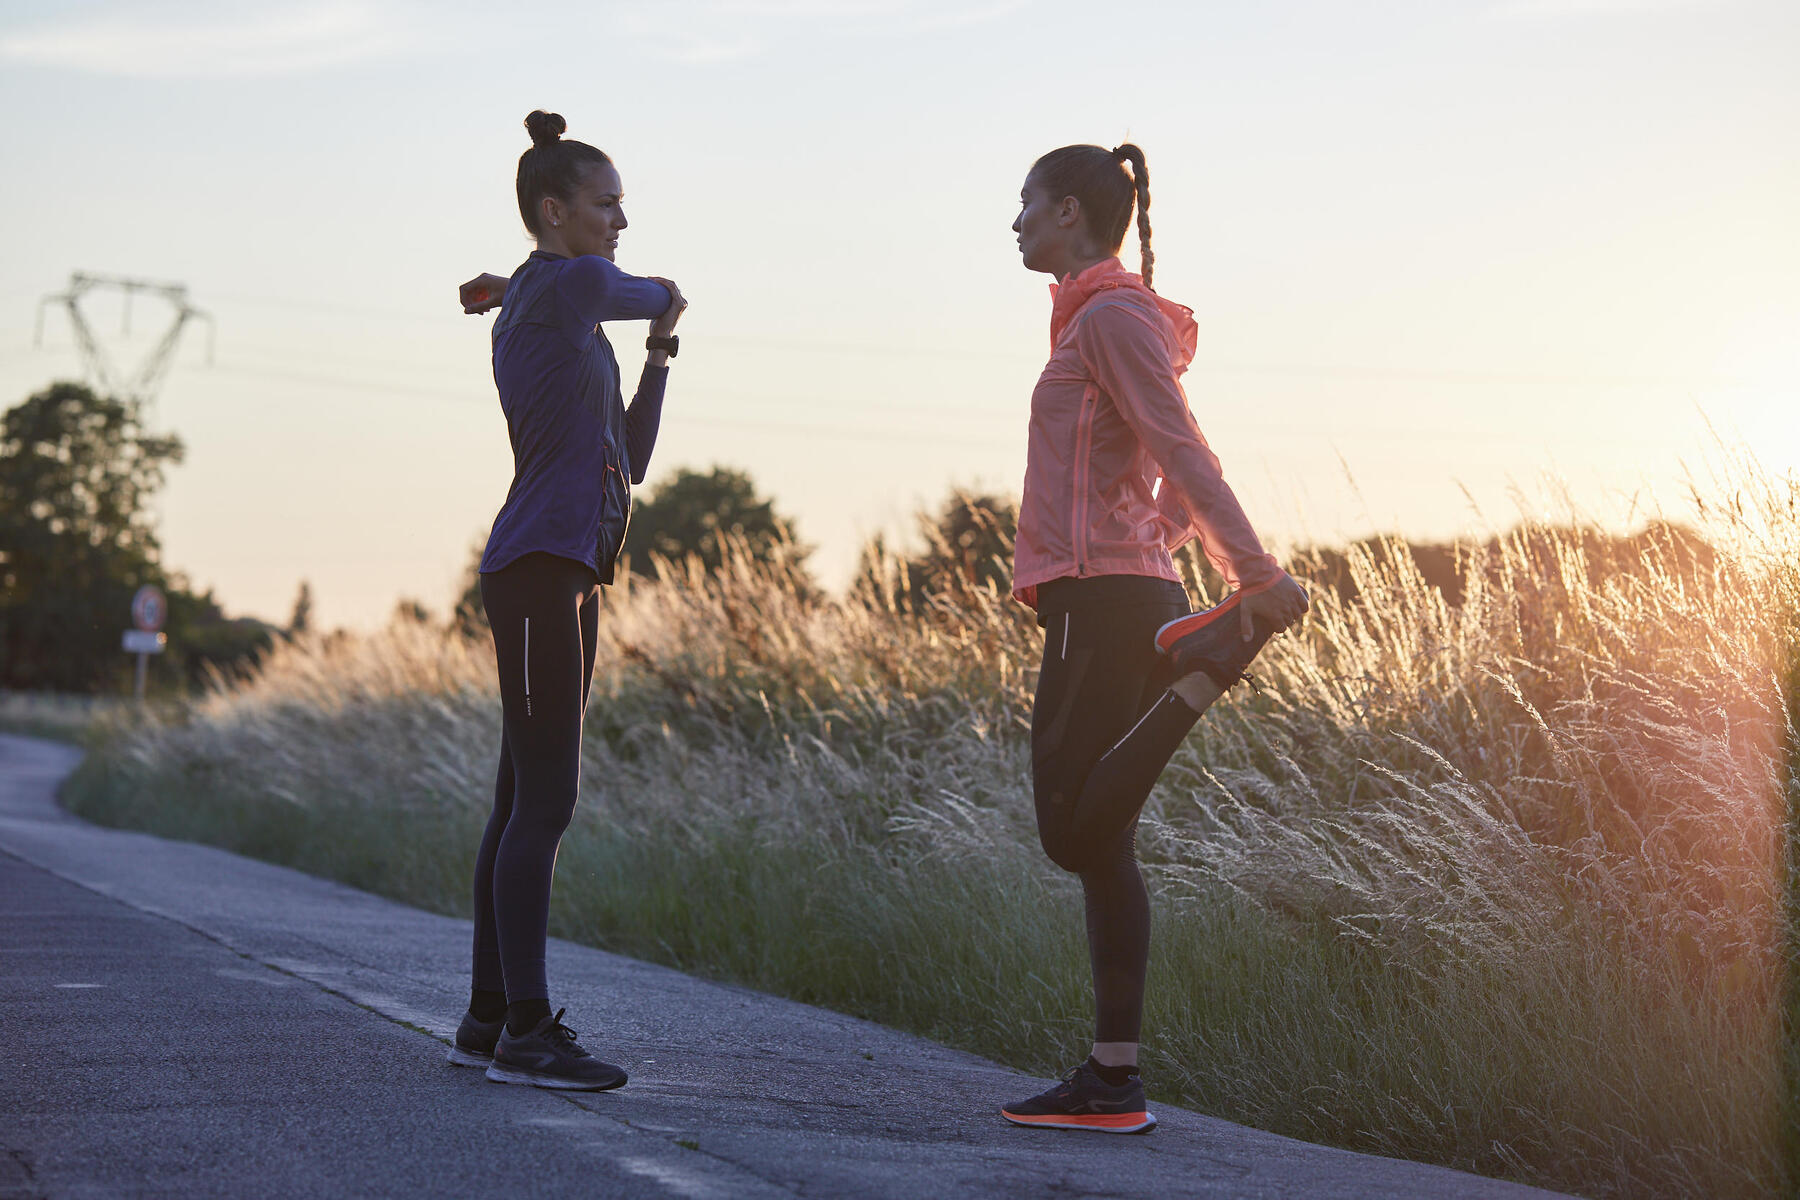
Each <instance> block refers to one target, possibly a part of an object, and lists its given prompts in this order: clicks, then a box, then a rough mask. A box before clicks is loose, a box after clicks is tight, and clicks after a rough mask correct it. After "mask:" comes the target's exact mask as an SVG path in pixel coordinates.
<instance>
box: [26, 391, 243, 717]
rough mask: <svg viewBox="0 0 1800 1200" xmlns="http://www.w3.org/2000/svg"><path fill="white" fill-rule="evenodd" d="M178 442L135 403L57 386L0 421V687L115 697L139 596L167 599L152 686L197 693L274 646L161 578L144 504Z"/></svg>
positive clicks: (175, 459) (124, 674)
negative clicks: (123, 640) (145, 591)
mask: <svg viewBox="0 0 1800 1200" xmlns="http://www.w3.org/2000/svg"><path fill="white" fill-rule="evenodd" d="M182 453H183V451H182V445H181V439H180V438H178V437H175V436H174V435H172V434H170V435H153V434H150V433H148V432H147V431H146V430H145V429H144V426H143V420H142V414H141V412H140V411H139V409H138V406H137V405H136V404H135V403H132V402H129V401H122V400H117V399H113V398H110V397H105V396H100V395H97V394H96V393H95V392H94V391H93V390H92V389H90V388H87V387H85V386H83V385H81V384H77V383H55V384H52V385H50V387H48V388H46V389H45V390H44V391H41V392H39V393H37V394H36V395H34V396H31V397H29V398H28V399H26V400H25V401H24V402H23V403H21V404H19V405H18V406H16V407H14V408H12V409H10V410H9V411H7V412H6V413H5V414H4V415H3V416H0V685H4V686H6V687H15V688H30V689H54V690H57V691H68V692H93V691H100V690H103V689H107V688H112V687H123V686H124V685H125V681H126V680H128V679H129V677H130V670H131V662H130V658H129V657H128V656H127V655H126V654H125V653H124V651H123V650H122V649H121V648H120V646H119V635H120V634H121V633H122V632H123V631H124V629H125V626H126V623H127V622H128V621H129V620H130V611H131V598H132V595H133V594H134V593H135V592H136V591H137V589H138V588H140V587H142V586H144V585H145V584H152V585H155V586H157V587H159V588H161V589H162V590H163V592H164V593H165V594H166V596H167V599H168V618H167V620H166V622H165V623H164V629H165V630H166V631H167V633H168V635H169V653H167V654H164V655H160V656H158V657H156V658H154V659H152V660H151V663H152V665H151V670H152V673H153V678H155V679H157V680H159V681H163V682H165V683H167V682H177V683H181V684H195V683H199V682H202V681H203V680H204V679H205V678H206V677H207V675H208V674H209V673H210V672H211V671H213V670H218V671H230V670H234V669H237V668H238V667H240V666H242V665H243V664H244V663H246V662H249V661H254V659H255V657H256V656H257V655H258V654H260V653H261V652H262V650H264V649H266V648H267V647H268V645H269V630H268V627H267V626H264V625H263V624H262V623H261V622H258V621H249V620H237V621H233V620H230V619H228V618H227V617H226V616H225V614H224V613H223V612H221V611H220V609H219V606H218V604H217V603H216V602H215V601H214V600H213V597H212V595H211V593H206V594H203V595H195V594H193V593H192V592H191V591H189V590H188V588H187V585H186V581H185V580H183V579H182V578H180V577H179V576H175V575H171V574H170V573H168V572H167V571H165V570H164V568H163V566H162V562H161V556H162V550H161V546H160V545H159V543H158V541H157V538H156V528H155V524H154V521H153V520H152V514H151V512H150V501H151V499H152V498H153V497H154V496H155V494H156V491H157V489H158V488H160V487H161V486H162V482H163V472H164V469H165V468H166V467H168V466H170V465H173V464H175V463H179V462H180V461H181V459H182Z"/></svg>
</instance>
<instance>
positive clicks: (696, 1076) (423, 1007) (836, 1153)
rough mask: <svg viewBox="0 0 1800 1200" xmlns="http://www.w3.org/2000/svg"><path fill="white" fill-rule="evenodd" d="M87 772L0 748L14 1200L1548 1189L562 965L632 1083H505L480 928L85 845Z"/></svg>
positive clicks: (601, 963) (285, 876)
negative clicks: (471, 1029)
mask: <svg viewBox="0 0 1800 1200" xmlns="http://www.w3.org/2000/svg"><path fill="white" fill-rule="evenodd" d="M77 759H78V754H77V752H75V751H72V750H69V749H68V748H66V747H61V746H56V745H52V744H50V743H46V742H38V741H31V740H28V739H24V738H15V737H7V736H0V916H3V918H4V919H3V921H0V1044H4V1045H5V1047H6V1051H5V1053H4V1054H0V1200H25V1198H31V1200H38V1198H51V1197H54V1198H62V1197H90V1196H146V1197H147V1196H169V1197H176V1196H179V1197H183V1198H187V1197H210V1196H219V1197H244V1196H256V1197H283V1196H307V1197H334V1196H408V1197H416V1196H488V1195H495V1196H497V1195H506V1196H562V1195H568V1196H583V1197H640V1196H641V1197H684V1198H688V1200H711V1198H717V1200H727V1198H731V1200H735V1198H739V1197H742V1198H745V1200H755V1198H758V1197H775V1196H782V1197H786V1196H808V1197H839V1196H843V1197H885V1196H892V1197H908V1198H909V1200H910V1198H913V1197H921V1196H930V1197H939V1196H943V1197H954V1196H1018V1197H1074V1196H1118V1197H1125V1196H1181V1197H1209V1198H1210V1197H1244V1198H1251V1197H1256V1198H1263V1197H1330V1198H1332V1200H1348V1198H1353V1197H1368V1198H1370V1200H1374V1198H1376V1197H1380V1198H1382V1200H1391V1198H1396V1197H1452V1198H1470V1200H1474V1198H1482V1200H1487V1198H1493V1200H1502V1198H1506V1200H1511V1198H1515V1197H1520V1198H1522V1197H1529V1196H1547V1195H1550V1193H1546V1192H1540V1191H1536V1190H1534V1189H1530V1188H1524V1187H1519V1186H1516V1185H1512V1184H1505V1183H1499V1182H1495V1181H1493V1180H1488V1179H1482V1178H1479V1177H1476V1176H1472V1175H1464V1174H1459V1173H1457V1172H1454V1171H1447V1170H1444V1169H1441V1168H1436V1167H1425V1166H1419V1165H1416V1164H1413V1163H1406V1162H1399V1161H1396V1160H1392V1159H1383V1158H1373V1157H1369V1156H1367V1155H1358V1154H1351V1153H1348V1152H1346V1151H1341V1150H1331V1149H1326V1148H1323V1147H1319V1146H1312V1145H1308V1144H1306V1143H1303V1142H1297V1141H1293V1140H1290V1139H1287V1138H1281V1137H1276V1136H1274V1135H1272V1134H1267V1133H1261V1132H1258V1131H1256V1130H1252V1129H1246V1128H1243V1127H1241V1126H1237V1125H1232V1124H1229V1123H1227V1122H1224V1121H1219V1120H1215V1119H1213V1118H1210V1117H1205V1116H1201V1115H1199V1114H1196V1113H1190V1112H1185V1111H1182V1110H1179V1109H1171V1108H1168V1107H1160V1108H1158V1109H1157V1114H1158V1116H1159V1117H1160V1118H1161V1121H1162V1126H1161V1128H1160V1129H1159V1130H1157V1131H1156V1132H1155V1133H1154V1134H1152V1135H1150V1136H1147V1137H1132V1138H1125V1137H1101V1136H1097V1135H1089V1134H1068V1133H1047V1132H1042V1131H1031V1130H1021V1129H1014V1128H1012V1127H1010V1126H1008V1125H1006V1124H1004V1123H1003V1122H1002V1121H1000V1119H999V1118H998V1117H997V1116H995V1115H994V1112H993V1110H994V1108H995V1106H996V1105H998V1104H999V1103H1000V1102H1001V1101H1003V1100H1006V1099H1009V1098H1012V1097H1015V1096H1018V1095H1023V1094H1027V1093H1028V1092H1029V1091H1030V1090H1031V1089H1032V1087H1033V1086H1034V1084H1035V1083H1036V1082H1037V1081H1034V1080H1032V1079H1030V1078H1028V1077H1027V1076H1024V1075H1021V1074H1019V1073H1018V1072H1016V1071H1012V1070H1008V1069H1006V1068H1004V1067H1000V1066H997V1065H996V1064H994V1063H991V1062H987V1061H985V1060H983V1059H980V1058H976V1057H975V1056H973V1055H969V1054H963V1053H960V1052H957V1051H953V1050H948V1049H945V1048H944V1047H941V1046H937V1045H934V1044H932V1043H930V1042H926V1041H922V1040H920V1039H918V1038H915V1037H911V1036H908V1035H906V1034H902V1033H896V1032H894V1031H892V1030H889V1029H884V1028H882V1027H880V1026H877V1025H872V1024H869V1023H868V1022H865V1021H858V1020H855V1019H852V1018H850V1017H845V1016H842V1015H839V1014H837V1013H832V1012H827V1011H824V1010H822V1009H817V1008H810V1007H808V1006H806V1005H802V1004H794V1003H791V1002H789V1001H785V1000H778V999H775V998H773V997H770V996H763V995H759V994H756V993H753V992H749V991H745V990H743V989H741V988H734V987H728V986H723V985H719V984H714V983H706V982H702V981H700V980H696V979H691V978H689V977H687V976H684V975H681V974H679V973H677V972H675V971H670V970H666V969H664V968H661V967H655V966H650V965H648V964H645V963H640V962H635V961H633V960H631V959H626V958H620V957H618V956H617V955H612V954H606V953H604V952H601V951H598V950H593V949H589V948H586V947H580V946H574V945H570V944H568V943H562V942H557V943H554V944H553V947H552V950H551V971H552V974H553V976H554V978H555V980H556V984H557V989H558V992H559V994H561V995H563V996H566V997H568V998H569V1000H570V1002H571V1003H570V1007H571V1010H572V1013H579V1014H583V1017H582V1018H577V1019H575V1024H576V1027H577V1028H578V1029H588V1028H589V1026H588V1023H589V1022H591V1021H593V1020H594V1018H595V1017H596V1016H597V1015H600V1014H604V1015H605V1018H606V1028H605V1029H604V1030H591V1031H590V1032H591V1036H590V1037H589V1039H588V1040H589V1042H590V1044H592V1045H594V1046H595V1047H597V1048H600V1049H603V1050H604V1052H605V1054H606V1056H607V1057H609V1058H611V1059H613V1060H614V1061H618V1062H621V1063H622V1064H623V1065H624V1066H625V1067H626V1068H627V1069H628V1070H629V1071H630V1072H631V1082H630V1084H628V1085H627V1086H626V1087H625V1088H623V1089H622V1090H620V1091H617V1092H611V1093H605V1094H600V1095H572V1094H567V1093H562V1094H558V1093H550V1092H543V1091H538V1090H535V1089H529V1088H516V1087H501V1086H499V1085H495V1084H490V1083H488V1082H487V1081H486V1080H485V1079H484V1078H483V1077H482V1075H481V1073H480V1072H478V1071H473V1070H467V1069H459V1068H455V1067H452V1066H450V1065H448V1064H447V1063H446V1062H445V1061H444V1048H445V1043H446V1042H447V1041H448V1039H449V1036H450V1034H451V1031H452V1030H453V1028H454V1024H455V1021H456V1019H457V1017H458V1016H460V1011H461V1007H462V1005H463V1004H464V1003H465V1002H466V998H467V994H466V992H465V990H464V989H465V987H466V982H465V981H466V971H467V967H466V959H467V952H468V951H467V948H468V941H469V931H468V924H467V923H466V922H463V921H455V920H450V919H448V918H445V917H438V916H432V915H430V914H428V913H423V912H419V911H417V910H415V909H411V908H407V907H405V906H403V905H399V904H395V903H393V902H391V901H388V900H383V899H379V898H377V897H374V896H370V895H366V894H364V893H362V892H358V891H354V890H352V889H350V888H347V887H343V886H340V885H338V884H335V883H329V882H326V881H323V880H319V879H314V878H312V877H310V876H307V875H302V874H299V873H298V872H295V871H290V870H287V869H285V868H282V867H275V866H270V865H268V864H266V863H260V862H255V861H252V860H250V859H245V858H240V857H238V856H236V855H233V854H228V853H226V852H224V851H221V850H216V849H213V848H210V847H206V846H197V845H189V844H186V843H179V842H169V841H164V840H162V839H160V838H153V837H148V836H145V835H142V834H133V833H122V832H117V831H113V830H106V829H101V828H98V827H96V826H92V825H88V824H86V823H84V822H81V821H77V820H75V819H74V818H72V817H70V816H68V815H67V814H65V813H64V812H62V810H61V809H60V808H58V807H57V806H56V804H55V801H54V799H53V793H54V790H55V787H56V784H57V782H58V780H60V779H61V778H62V777H63V775H64V774H66V773H67V772H68V771H69V770H71V769H72V768H73V767H74V765H75V763H76V761H77Z"/></svg>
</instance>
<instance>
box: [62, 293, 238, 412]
mask: <svg viewBox="0 0 1800 1200" xmlns="http://www.w3.org/2000/svg"><path fill="white" fill-rule="evenodd" d="M95 289H102V290H111V291H120V292H123V293H124V294H125V299H124V319H123V320H124V323H123V328H122V332H123V333H127V334H128V333H130V332H131V298H132V296H134V295H136V294H137V293H139V292H147V293H149V294H150V295H152V296H159V297H161V298H162V299H164V300H166V301H168V302H169V306H170V307H171V308H172V309H174V310H175V311H174V317H173V319H172V320H171V322H170V324H169V328H168V331H167V332H165V333H164V334H163V335H162V337H161V338H160V339H159V340H158V341H157V343H156V344H155V345H154V346H153V347H151V349H150V352H149V353H148V354H147V355H145V357H144V359H143V361H142V362H140V363H139V364H138V365H137V369H136V370H135V371H132V372H130V373H129V374H127V373H125V371H124V370H123V369H122V368H121V367H120V365H119V364H117V363H115V362H114V361H113V359H112V356H111V355H109V354H108V353H107V352H106V348H105V347H104V346H103V345H102V344H101V343H100V340H99V339H98V338H96V337H95V336H94V330H93V327H92V326H91V325H89V324H88V320H87V317H86V316H85V315H84V314H83V313H82V311H81V298H82V297H83V296H85V295H87V294H88V293H89V292H91V291H94V290H95ZM52 304H59V305H62V306H63V307H64V308H67V309H68V310H69V325H70V326H71V327H72V328H73V329H74V330H75V344H76V346H77V347H78V348H79V349H80V351H81V363H82V366H83V367H84V368H85V369H86V370H87V373H88V377H89V378H90V379H91V380H92V381H93V384H94V387H95V388H96V389H97V390H98V391H99V392H100V393H101V394H102V395H107V396H114V397H117V398H118V399H121V400H129V401H132V402H134V403H139V404H148V403H149V402H150V401H152V400H154V399H155V398H156V389H157V388H158V387H159V386H161V384H162V379H163V376H164V375H165V374H166V373H167V372H168V370H169V362H170V360H171V359H173V358H174V356H175V345H176V343H177V342H179V341H180V340H181V331H182V330H183V329H184V328H186V326H187V323H188V322H189V321H205V322H206V361H207V363H208V365H210V364H211V363H212V352H213V329H214V327H213V319H212V316H211V314H209V313H205V312H202V311H201V310H200V309H197V308H195V307H194V306H193V305H192V304H189V303H188V294H187V284H185V283H156V282H153V281H150V280H146V279H126V278H123V277H121V276H118V275H90V274H88V273H87V272H84V271H76V272H75V273H74V274H72V275H70V276H69V290H68V291H66V292H63V293H62V294H60V295H52V296H45V297H44V298H43V300H42V301H40V302H39V303H38V319H37V336H36V338H35V339H34V344H35V345H39V346H41V345H43V344H44V310H45V309H47V308H49V307H50V306H51V305H52Z"/></svg>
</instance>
